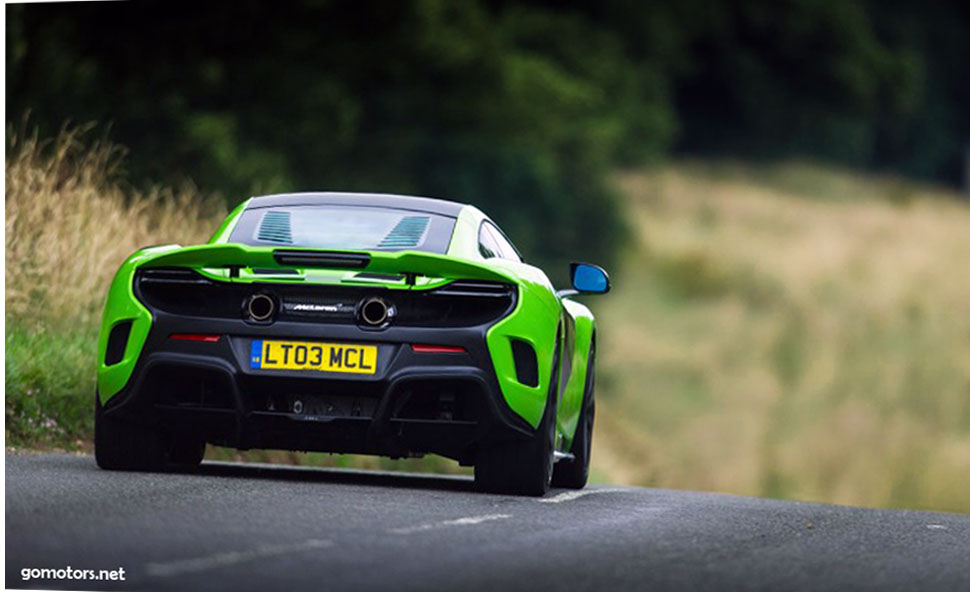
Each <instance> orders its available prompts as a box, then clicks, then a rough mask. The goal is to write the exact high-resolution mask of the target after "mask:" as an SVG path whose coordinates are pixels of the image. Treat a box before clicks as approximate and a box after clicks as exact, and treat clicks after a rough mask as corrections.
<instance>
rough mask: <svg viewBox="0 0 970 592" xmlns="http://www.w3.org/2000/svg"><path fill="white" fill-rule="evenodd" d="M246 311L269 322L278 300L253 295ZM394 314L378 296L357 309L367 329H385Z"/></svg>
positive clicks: (372, 297) (248, 301) (256, 318)
mask: <svg viewBox="0 0 970 592" xmlns="http://www.w3.org/2000/svg"><path fill="white" fill-rule="evenodd" d="M244 310H245V313H246V316H247V318H248V319H249V320H251V321H255V322H258V323H262V322H266V321H269V320H271V319H272V318H273V316H274V315H275V314H276V299H275V298H273V297H272V296H270V295H269V294H262V293H259V294H253V295H252V296H250V297H249V298H248V299H247V300H246V302H245V305H244ZM394 314H395V310H394V307H393V306H392V305H390V304H388V303H387V301H386V300H384V299H383V298H380V297H378V296H371V297H369V298H366V299H364V300H363V301H361V303H360V304H359V306H358V307H357V320H358V322H360V324H362V325H365V326H367V327H374V328H377V327H383V326H385V325H387V323H389V322H390V321H391V319H392V318H394Z"/></svg>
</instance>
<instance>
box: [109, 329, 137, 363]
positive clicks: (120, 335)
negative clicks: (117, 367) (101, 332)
mask: <svg viewBox="0 0 970 592" xmlns="http://www.w3.org/2000/svg"><path fill="white" fill-rule="evenodd" d="M129 333H131V321H122V322H120V323H118V324H117V325H115V326H114V327H112V328H111V333H108V347H107V349H106V351H105V353H104V365H105V366H113V365H114V364H117V363H118V362H120V361H121V359H122V358H124V357H125V348H126V347H127V346H128V334H129Z"/></svg>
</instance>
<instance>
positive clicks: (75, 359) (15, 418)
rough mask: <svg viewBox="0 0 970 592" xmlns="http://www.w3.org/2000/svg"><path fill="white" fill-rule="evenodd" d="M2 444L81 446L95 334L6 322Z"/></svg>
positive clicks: (86, 433)
mask: <svg viewBox="0 0 970 592" xmlns="http://www.w3.org/2000/svg"><path fill="white" fill-rule="evenodd" d="M5 346H6V359H5V369H6V379H5V384H4V386H5V388H6V415H7V417H6V420H7V429H6V437H7V446H14V447H42V448H47V447H56V448H68V449H75V448H79V447H85V446H86V442H88V441H90V439H91V434H92V431H93V428H94V423H93V415H92V414H93V409H94V407H93V405H94V389H95V370H96V366H95V359H96V355H97V330H92V329H90V328H88V329H86V330H85V329H83V328H75V329H70V330H54V329H51V328H48V327H45V326H43V325H41V324H33V325H22V324H18V323H16V322H11V321H10V319H8V320H7V332H6V335H5Z"/></svg>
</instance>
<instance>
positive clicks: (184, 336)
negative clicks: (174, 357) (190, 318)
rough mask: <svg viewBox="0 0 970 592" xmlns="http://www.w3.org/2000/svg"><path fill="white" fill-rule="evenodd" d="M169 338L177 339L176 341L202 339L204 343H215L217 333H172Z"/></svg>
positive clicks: (217, 337) (217, 338) (217, 339)
mask: <svg viewBox="0 0 970 592" xmlns="http://www.w3.org/2000/svg"><path fill="white" fill-rule="evenodd" d="M168 338H169V339H177V340H178V341H202V342H205V343H215V342H217V341H219V336H218V335H207V334H205V333H172V334H171V335H169V336H168Z"/></svg>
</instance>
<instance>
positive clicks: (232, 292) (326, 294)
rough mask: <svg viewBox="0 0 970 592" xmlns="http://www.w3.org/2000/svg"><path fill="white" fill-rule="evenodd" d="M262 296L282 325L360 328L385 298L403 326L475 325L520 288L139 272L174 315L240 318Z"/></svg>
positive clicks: (141, 285) (158, 304) (142, 292)
mask: <svg viewBox="0 0 970 592" xmlns="http://www.w3.org/2000/svg"><path fill="white" fill-rule="evenodd" d="M256 292H262V293H266V294H270V295H271V296H272V297H273V298H276V299H277V301H278V302H279V303H280V306H281V309H280V312H279V316H278V317H277V318H276V320H277V321H281V320H284V321H296V322H310V323H338V324H354V323H357V322H358V321H357V318H356V316H355V315H354V308H355V307H356V306H357V304H358V303H359V302H361V301H362V300H363V299H365V298H368V297H371V296H380V297H381V298H383V299H385V300H387V301H388V302H389V303H391V304H392V305H393V306H394V307H395V309H396V312H397V314H396V316H395V318H394V322H393V324H394V325H396V326H402V327H474V326H479V325H483V324H486V323H491V322H494V321H496V320H497V319H499V318H501V317H503V316H504V315H506V314H508V313H509V311H511V310H512V307H513V306H514V305H515V296H516V293H515V288H514V287H513V286H510V285H507V284H501V283H493V282H454V283H451V284H448V285H446V286H443V287H441V288H438V289H436V290H415V291H410V290H389V289H385V288H382V287H380V286H376V287H372V286H359V285H358V286H349V285H348V286H332V285H309V284H302V283H300V284H297V283H282V282H281V283H271V282H255V283H252V284H235V283H230V282H221V281H214V280H209V279H207V278H205V277H203V276H202V275H200V274H198V273H195V272H193V271H191V270H189V269H174V268H172V269H147V270H143V271H141V272H139V273H138V275H137V278H136V281H135V294H136V296H138V299H139V300H141V301H142V302H143V303H145V305H146V306H147V307H148V308H150V309H152V310H156V311H161V312H167V313H170V314H177V315H184V316H197V317H208V318H228V319H239V318H242V316H243V303H244V302H245V301H246V299H247V298H249V297H250V296H252V295H253V294H254V293H256Z"/></svg>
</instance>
